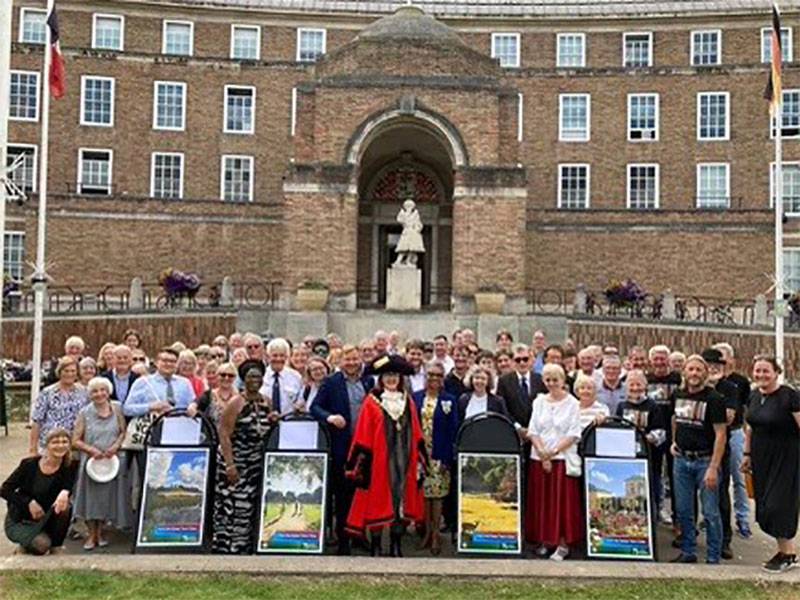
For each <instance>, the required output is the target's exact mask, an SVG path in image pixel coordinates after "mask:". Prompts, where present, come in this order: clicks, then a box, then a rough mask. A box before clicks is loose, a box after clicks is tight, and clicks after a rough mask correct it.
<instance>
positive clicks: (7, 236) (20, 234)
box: [2, 144, 25, 281]
mask: <svg viewBox="0 0 800 600" xmlns="http://www.w3.org/2000/svg"><path fill="white" fill-rule="evenodd" d="M18 145H19V144H18ZM3 236H4V237H3V248H4V252H8V254H9V255H10V254H11V244H10V243H9V242H10V241H11V238H14V237H17V238H21V240H22V253H21V254H22V260H21V261H20V263H19V270H20V276H19V278H18V279H15V280H16V281H21V280H22V279H24V277H25V275H24V273H25V232H24V231H16V230H8V229H6V230H5V231H4V232H3ZM12 266H17V263H16V262H11V261H8V262H6V261H5V256H4V257H3V273H2V275H3V276H5V274H6V273H7V272H8V271H11V268H10V267H12ZM9 276H10V277H12V278H13V277H14V274H13V273H9Z"/></svg>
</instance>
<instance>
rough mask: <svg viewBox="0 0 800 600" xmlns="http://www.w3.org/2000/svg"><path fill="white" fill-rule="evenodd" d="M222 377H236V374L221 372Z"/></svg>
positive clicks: (220, 376)
mask: <svg viewBox="0 0 800 600" xmlns="http://www.w3.org/2000/svg"><path fill="white" fill-rule="evenodd" d="M219 378H220V379H236V375H234V374H233V373H219Z"/></svg>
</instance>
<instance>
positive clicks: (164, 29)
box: [161, 19, 194, 56]
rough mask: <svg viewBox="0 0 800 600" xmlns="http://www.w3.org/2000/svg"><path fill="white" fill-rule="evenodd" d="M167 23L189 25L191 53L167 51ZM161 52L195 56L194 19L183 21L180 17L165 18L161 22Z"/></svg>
mask: <svg viewBox="0 0 800 600" xmlns="http://www.w3.org/2000/svg"><path fill="white" fill-rule="evenodd" d="M167 25H188V26H189V54H168V53H167ZM161 54H168V56H194V21H183V20H179V19H164V20H163V22H162V24H161Z"/></svg>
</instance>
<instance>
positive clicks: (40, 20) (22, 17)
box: [19, 8, 47, 44]
mask: <svg viewBox="0 0 800 600" xmlns="http://www.w3.org/2000/svg"><path fill="white" fill-rule="evenodd" d="M46 25H47V12H46V11H44V10H41V9H38V8H21V9H20V12H19V41H20V42H24V43H26V44H44V43H46V42H47V32H46V29H45V28H46Z"/></svg>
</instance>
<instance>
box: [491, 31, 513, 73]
mask: <svg viewBox="0 0 800 600" xmlns="http://www.w3.org/2000/svg"><path fill="white" fill-rule="evenodd" d="M492 58H496V59H498V60H499V61H500V66H501V67H519V34H518V33H493V34H492Z"/></svg>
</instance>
